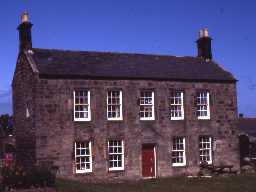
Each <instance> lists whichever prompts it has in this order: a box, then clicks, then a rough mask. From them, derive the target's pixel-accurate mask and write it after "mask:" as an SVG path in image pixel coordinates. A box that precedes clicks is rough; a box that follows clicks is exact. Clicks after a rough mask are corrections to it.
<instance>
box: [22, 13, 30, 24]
mask: <svg viewBox="0 0 256 192" xmlns="http://www.w3.org/2000/svg"><path fill="white" fill-rule="evenodd" d="M26 22H29V16H28V12H27V11H25V12H23V13H22V15H21V23H26Z"/></svg>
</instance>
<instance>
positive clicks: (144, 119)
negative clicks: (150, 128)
mask: <svg viewBox="0 0 256 192" xmlns="http://www.w3.org/2000/svg"><path fill="white" fill-rule="evenodd" d="M140 121H155V118H154V119H153V118H140Z"/></svg>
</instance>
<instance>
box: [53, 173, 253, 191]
mask: <svg viewBox="0 0 256 192" xmlns="http://www.w3.org/2000/svg"><path fill="white" fill-rule="evenodd" d="M57 191H59V192H167V191H168V192H176V191H177V192H255V191H256V176H232V177H215V178H185V177H178V178H163V179H154V180H142V181H137V182H126V183H119V184H86V183H80V182H77V181H69V180H63V179H58V180H57Z"/></svg>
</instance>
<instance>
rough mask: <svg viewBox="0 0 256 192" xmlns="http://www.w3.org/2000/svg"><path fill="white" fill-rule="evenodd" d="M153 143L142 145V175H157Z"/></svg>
mask: <svg viewBox="0 0 256 192" xmlns="http://www.w3.org/2000/svg"><path fill="white" fill-rule="evenodd" d="M154 148H155V147H154V146H153V145H145V146H144V145H143V146H142V176H143V177H155V176H156V173H155V150H154Z"/></svg>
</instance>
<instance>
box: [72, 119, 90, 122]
mask: <svg viewBox="0 0 256 192" xmlns="http://www.w3.org/2000/svg"><path fill="white" fill-rule="evenodd" d="M74 121H75V122H90V121H91V119H74Z"/></svg>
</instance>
